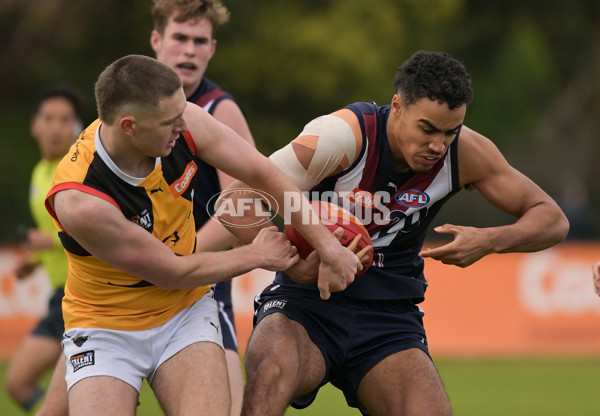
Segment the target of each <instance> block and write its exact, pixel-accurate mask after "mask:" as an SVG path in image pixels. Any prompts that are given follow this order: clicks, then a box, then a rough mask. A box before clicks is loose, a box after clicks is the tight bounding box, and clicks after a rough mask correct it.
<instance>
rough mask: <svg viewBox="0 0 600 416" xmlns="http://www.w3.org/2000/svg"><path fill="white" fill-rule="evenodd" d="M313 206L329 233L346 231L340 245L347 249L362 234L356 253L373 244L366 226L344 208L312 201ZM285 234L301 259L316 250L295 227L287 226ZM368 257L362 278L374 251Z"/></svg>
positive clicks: (371, 260)
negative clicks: (341, 229)
mask: <svg viewBox="0 0 600 416" xmlns="http://www.w3.org/2000/svg"><path fill="white" fill-rule="evenodd" d="M311 205H312V208H313V210H314V211H315V212H316V213H317V215H319V218H321V222H322V223H323V225H325V226H326V227H327V228H328V229H329V231H331V232H334V231H335V230H337V229H338V228H339V227H342V228H343V229H344V234H343V235H342V237H341V238H340V243H341V244H342V245H343V246H344V247H347V246H348V244H350V243H351V242H352V240H353V239H354V237H356V235H358V234H361V236H362V237H361V239H360V241H359V242H358V248H357V249H356V252H359V251H360V250H362V249H363V248H365V247H366V246H369V245H371V244H372V243H371V237H370V236H369V233H368V231H367V229H366V228H365V226H364V225H363V224H362V223H361V222H360V221H359V220H358V218H356V217H355V216H354V215H352V214H351V213H350V212H348V211H347V210H345V209H344V208H342V207H340V206H339V205H336V204H332V203H330V202H326V201H311ZM285 234H286V235H287V238H288V239H289V240H290V242H291V243H292V244H293V245H294V246H296V248H297V249H298V253H299V254H300V257H301V258H303V259H305V258H306V257H307V256H308V255H309V254H310V253H311V252H312V251H313V250H314V248H313V247H312V246H311V245H310V243H309V242H308V241H306V240H305V239H304V237H302V235H301V234H300V233H299V232H298V231H296V229H295V228H294V227H293V226H291V225H289V224H286V226H285ZM368 255H369V259H368V263H367V264H365V265H363V266H364V267H363V269H362V271H361V272H360V273H358V274H357V276H360V275H361V274H363V273H364V272H366V271H367V269H368V268H369V267H371V263H372V262H373V250H372V249H371V250H370V251H369V254H368Z"/></svg>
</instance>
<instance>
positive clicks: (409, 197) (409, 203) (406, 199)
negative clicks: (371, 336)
mask: <svg viewBox="0 0 600 416" xmlns="http://www.w3.org/2000/svg"><path fill="white" fill-rule="evenodd" d="M429 199H430V198H429V195H427V194H426V193H425V192H423V191H419V190H418V189H409V190H407V191H404V192H401V193H399V194H398V195H396V201H398V203H399V204H401V205H404V206H405V207H409V208H419V207H422V206H423V205H427V203H428V202H429Z"/></svg>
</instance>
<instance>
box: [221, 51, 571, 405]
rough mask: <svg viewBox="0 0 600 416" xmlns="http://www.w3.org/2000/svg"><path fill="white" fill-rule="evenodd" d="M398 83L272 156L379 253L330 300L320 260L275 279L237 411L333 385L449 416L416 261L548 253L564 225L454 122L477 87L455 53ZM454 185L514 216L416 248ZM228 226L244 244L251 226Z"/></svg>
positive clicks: (403, 73)
mask: <svg viewBox="0 0 600 416" xmlns="http://www.w3.org/2000/svg"><path fill="white" fill-rule="evenodd" d="M394 87H395V89H394V95H393V97H392V100H391V103H390V104H389V105H384V106H378V105H376V104H374V103H366V102H364V103H354V104H351V105H348V106H346V107H344V108H343V109H340V110H338V111H335V112H334V113H332V114H329V115H325V116H321V117H318V118H316V119H315V120H313V121H311V122H309V123H308V124H307V125H306V126H305V127H304V130H303V131H302V132H301V133H300V135H299V136H298V137H297V138H296V139H295V140H293V141H292V142H291V143H290V144H289V145H287V146H286V147H284V148H283V149H281V150H279V151H277V152H275V153H274V154H273V155H272V156H271V160H273V161H274V162H275V164H276V165H277V166H278V167H279V168H280V169H281V170H283V171H284V172H285V173H286V174H287V175H288V176H289V177H290V178H291V179H292V181H293V182H295V183H296V185H298V187H299V188H300V189H301V190H304V191H310V193H309V195H310V197H311V198H313V199H315V198H316V199H324V198H326V197H327V198H328V199H329V200H333V202H335V203H337V204H339V205H342V206H344V207H346V208H348V209H350V210H351V211H352V212H353V213H354V214H355V215H356V216H358V217H359V218H361V219H362V220H363V221H364V224H365V226H366V227H367V230H368V231H369V234H370V236H371V239H372V241H373V247H374V250H375V254H374V259H373V263H372V265H371V267H370V268H369V270H367V271H366V273H365V274H363V275H362V276H360V277H357V278H356V279H355V280H354V282H350V283H349V285H348V286H347V287H346V288H345V289H344V290H341V291H339V292H336V293H333V294H331V296H330V297H329V298H328V300H327V301H324V300H323V299H325V298H323V299H322V297H320V296H319V289H318V288H319V287H321V286H322V284H323V282H322V281H323V280H327V279H331V278H333V277H332V276H325V275H322V274H321V275H319V276H318V277H317V273H316V269H315V266H316V265H317V264H318V257H317V256H316V255H310V256H308V257H307V258H306V259H305V260H303V261H301V262H299V263H298V264H296V265H294V266H292V267H291V268H290V269H288V270H287V271H286V273H283V272H279V273H277V275H276V278H275V281H274V283H273V284H272V285H271V286H269V287H267V288H266V289H265V290H264V291H263V292H262V294H260V295H259V296H257V298H256V303H255V308H256V309H255V328H254V331H253V333H252V336H251V338H250V342H249V345H248V349H247V352H246V374H247V384H246V390H245V393H244V409H243V412H242V413H243V414H244V415H261V416H265V415H282V414H283V413H284V411H285V409H286V407H287V406H288V405H290V404H291V405H292V406H293V407H296V408H303V407H306V406H308V405H310V403H311V402H312V401H313V400H314V398H315V396H316V394H317V392H318V390H319V388H320V387H321V386H322V385H324V384H326V383H328V382H330V383H332V384H333V385H335V386H336V387H337V388H339V389H340V390H342V391H343V393H344V395H345V397H346V401H347V402H348V404H349V405H350V406H353V407H357V408H359V409H360V411H361V412H362V413H363V414H365V415H368V414H371V415H386V416H389V415H404V416H406V415H418V416H424V415H449V414H451V413H452V409H451V406H450V402H449V399H448V397H447V395H446V392H445V391H444V387H443V385H442V381H441V379H440V377H439V375H438V373H437V371H436V369H435V366H434V364H433V362H432V360H431V358H430V356H429V350H428V345H427V336H426V333H425V329H424V326H423V319H422V318H423V311H422V310H421V309H420V308H419V306H418V304H419V303H420V302H422V301H423V300H424V296H425V290H426V288H427V281H426V279H425V276H424V260H423V258H424V257H430V258H432V259H435V260H438V261H441V262H443V263H446V264H454V265H457V266H459V267H467V266H469V265H471V264H473V263H474V262H476V261H477V260H479V259H481V258H482V257H484V256H486V255H488V254H491V253H508V252H532V251H538V250H543V249H546V248H548V247H550V246H552V245H554V244H557V243H558V242H560V241H562V239H564V237H565V236H566V234H567V232H568V227H569V225H568V221H567V219H566V217H565V215H564V214H563V212H562V211H561V210H560V208H559V207H558V205H557V204H556V203H555V202H554V200H553V199H552V198H550V196H548V195H547V194H546V193H545V192H544V191H543V190H542V189H540V188H539V187H538V186H537V185H536V184H535V183H533V182H532V181H531V180H530V179H528V178H527V177H525V176H524V175H523V174H521V173H520V172H518V171H517V170H516V169H514V168H513V167H511V166H510V165H509V164H508V162H507V161H506V160H505V159H504V157H503V156H502V154H501V153H500V151H499V150H498V148H497V147H496V146H495V145H494V144H493V142H492V141H490V140H489V139H487V138H486V137H484V136H482V135H481V134H479V133H477V132H475V131H473V130H471V129H470V128H468V127H467V126H464V125H463V123H464V119H465V114H466V109H467V105H468V104H469V102H470V101H471V98H472V90H471V82H470V76H469V74H468V73H467V71H466V70H465V68H464V66H463V65H462V64H461V63H460V62H459V61H457V60H456V59H454V58H453V57H451V56H450V55H448V54H446V53H439V52H426V51H419V52H417V53H415V54H414V55H413V56H412V57H410V59H408V60H407V61H406V62H405V63H404V64H403V65H402V66H401V67H400V68H399V69H398V71H397V73H396V76H395V82H394ZM242 186H244V184H243V183H238V182H234V183H233V184H232V188H233V187H235V188H239V187H242ZM462 188H472V189H475V190H477V191H479V192H480V193H481V194H482V195H483V196H484V197H485V198H486V199H487V200H488V201H489V202H490V203H491V204H492V205H494V206H495V207H497V208H499V209H501V210H502V211H505V212H507V213H509V214H511V215H513V216H514V217H515V222H514V223H512V224H507V225H503V226H498V227H487V228H475V227H468V226H461V225H452V224H444V225H441V226H438V227H436V228H435V229H434V230H435V231H436V232H438V233H444V234H450V235H452V237H453V239H452V241H451V242H449V243H447V244H444V245H442V246H440V247H435V248H428V249H423V241H424V239H425V234H426V230H427V227H428V225H429V224H430V223H431V222H432V220H433V218H434V217H435V215H436V214H437V213H438V211H439V210H440V209H441V207H442V206H443V204H444V203H445V202H446V201H447V200H448V199H449V198H450V197H451V196H453V195H454V194H456V193H457V192H459V191H460V190H461V189H462ZM229 196H230V197H235V195H229ZM288 208H289V207H288ZM223 218H224V219H225V220H227V222H228V223H229V224H231V223H236V221H237V223H241V221H240V219H239V217H238V218H236V217H233V216H223ZM244 221H246V223H249V221H250V220H249V219H248V218H245V219H244ZM230 230H231V231H232V232H233V233H234V234H236V235H237V236H238V237H239V238H240V239H241V240H243V241H251V238H252V236H253V235H255V233H256V230H251V229H249V228H236V227H230Z"/></svg>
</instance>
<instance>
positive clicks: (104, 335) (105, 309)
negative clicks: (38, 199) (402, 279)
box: [46, 55, 364, 416]
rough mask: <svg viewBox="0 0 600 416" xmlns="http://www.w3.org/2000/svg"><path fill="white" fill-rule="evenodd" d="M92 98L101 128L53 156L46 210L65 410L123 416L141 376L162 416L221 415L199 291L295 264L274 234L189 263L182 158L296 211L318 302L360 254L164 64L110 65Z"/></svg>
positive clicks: (212, 326)
mask: <svg viewBox="0 0 600 416" xmlns="http://www.w3.org/2000/svg"><path fill="white" fill-rule="evenodd" d="M95 91H96V101H97V105H98V113H99V119H100V121H99V122H94V123H92V125H91V126H89V127H88V128H87V129H86V131H85V132H84V133H82V135H81V136H80V138H79V139H78V141H77V142H76V143H75V144H74V145H73V146H72V147H71V150H70V151H69V153H68V154H67V155H66V156H65V158H63V160H62V161H61V164H60V165H59V167H58V169H57V173H56V176H55V181H54V186H53V188H52V190H51V191H50V193H49V195H48V199H47V201H46V203H47V207H48V209H49V211H50V212H51V213H52V214H53V215H54V216H55V219H56V225H57V229H58V230H59V235H60V236H61V240H62V241H63V245H64V246H65V249H66V251H67V255H68V256H69V275H68V279H67V284H66V287H65V299H64V301H63V310H64V316H65V329H66V332H65V337H64V340H63V351H64V354H65V358H66V360H67V365H66V371H67V374H66V381H67V388H68V394H69V412H70V413H71V414H87V415H96V414H102V415H104V414H121V415H123V414H126V415H127V414H128V415H134V414H135V411H136V405H137V402H138V396H139V389H140V387H141V383H142V380H143V378H147V379H148V381H149V384H150V386H151V387H152V389H153V391H154V393H155V394H156V396H157V399H158V401H159V403H160V405H161V406H162V408H163V410H164V411H165V413H167V414H183V413H191V412H193V413H194V414H209V415H223V416H226V415H229V406H228V403H229V402H230V398H229V388H228V384H227V370H226V365H225V356H224V352H223V348H222V345H221V337H220V334H219V327H218V316H217V307H216V303H215V301H214V299H212V288H211V286H210V285H211V284H213V283H217V282H219V281H223V280H226V279H229V278H231V277H233V276H237V275H240V274H243V273H245V272H247V271H249V270H252V269H254V268H258V267H260V268H266V269H270V270H284V269H287V268H289V267H291V266H292V265H294V264H295V263H296V262H297V261H298V255H297V254H296V249H295V247H293V246H291V244H290V243H289V241H287V239H286V238H285V235H284V234H282V233H279V232H277V229H276V227H268V228H265V229H264V230H262V231H261V232H260V233H259V234H258V235H257V237H256V238H255V239H254V240H253V241H252V243H251V244H248V245H246V246H243V247H239V248H235V249H233V250H230V251H226V252H213V253H197V252H196V247H195V246H194V244H193V240H195V229H194V223H193V216H192V215H191V213H192V192H191V190H192V189H193V181H194V179H195V178H194V175H195V172H196V168H195V164H194V162H193V161H192V159H191V155H192V154H196V155H198V156H200V157H201V158H203V159H204V160H206V161H207V162H209V163H210V164H212V165H214V166H215V167H216V168H217V169H219V170H222V171H223V172H225V173H227V174H228V175H230V176H232V177H234V178H238V179H241V180H244V182H246V183H248V184H249V185H250V186H252V187H255V188H257V189H260V190H262V191H263V192H265V193H267V194H269V195H271V196H272V198H273V200H274V201H276V202H277V204H278V206H279V207H280V208H279V211H280V213H282V212H281V210H282V209H283V207H284V205H285V202H286V200H285V197H287V198H288V200H289V198H291V197H293V198H296V199H295V201H298V202H300V206H299V209H297V210H294V211H293V212H292V213H291V222H292V224H293V225H294V226H295V227H296V228H297V229H299V231H300V232H301V233H302V234H303V235H304V237H305V238H306V239H307V240H308V241H309V242H310V243H311V244H312V246H313V247H314V248H315V250H316V251H317V253H318V255H319V258H320V260H321V262H320V266H319V274H320V276H324V277H323V278H322V279H321V280H320V283H319V288H320V290H321V293H322V295H323V297H324V298H328V297H329V294H330V292H332V291H337V290H341V289H343V288H344V287H346V286H347V285H348V283H349V282H350V281H353V280H354V276H355V273H356V272H357V271H360V270H362V264H361V260H363V257H364V256H363V254H361V253H358V254H354V253H353V252H352V250H351V249H348V248H345V247H343V246H341V245H340V244H339V242H338V241H337V239H336V237H335V235H333V234H332V233H330V232H329V231H328V229H327V228H326V227H324V226H323V225H322V224H321V223H320V221H318V219H316V214H315V213H314V212H313V211H312V210H311V208H310V205H309V204H308V202H307V200H306V199H305V198H304V197H303V196H302V195H301V193H300V191H299V190H298V188H297V187H296V186H295V185H294V184H293V183H292V182H291V181H290V180H289V179H288V178H287V177H286V176H285V175H283V174H282V173H281V171H279V170H278V168H276V167H275V165H273V164H272V163H271V162H270V161H269V160H268V159H267V158H266V157H264V156H263V155H261V154H260V153H259V152H258V151H257V150H256V149H255V148H254V147H252V146H251V145H249V144H248V143H247V142H246V141H244V140H243V139H242V138H240V137H239V136H238V135H237V134H236V133H235V132H233V130H231V129H229V128H228V127H226V126H225V125H223V124H221V123H220V122H218V121H217V120H215V119H214V118H213V117H211V116H210V115H209V114H208V113H207V112H206V111H204V110H203V109H202V108H200V107H198V106H196V105H194V104H192V103H188V102H187V101H186V97H185V94H184V92H183V89H182V84H181V80H180V78H179V76H178V75H177V74H176V73H175V72H174V71H173V70H172V69H171V68H169V67H168V66H166V65H164V64H162V63H160V62H158V61H156V60H154V59H152V58H148V57H144V56H140V55H129V56H126V57H123V58H121V59H118V60H117V61H115V62H113V63H112V64H111V65H110V66H108V67H107V68H106V69H105V70H104V71H103V72H102V74H100V76H99V78H98V81H97V83H96V87H95ZM307 216H311V218H312V221H305V222H304V223H303V221H302V220H303V218H304V219H306V218H307ZM190 243H192V244H190ZM334 271H335V272H334ZM103 293H105V295H104V296H103V295H102V294H103ZM164 298H167V299H168V300H169V302H167V303H165V301H164ZM144 305H145V306H144ZM129 328H133V330H132V329H129Z"/></svg>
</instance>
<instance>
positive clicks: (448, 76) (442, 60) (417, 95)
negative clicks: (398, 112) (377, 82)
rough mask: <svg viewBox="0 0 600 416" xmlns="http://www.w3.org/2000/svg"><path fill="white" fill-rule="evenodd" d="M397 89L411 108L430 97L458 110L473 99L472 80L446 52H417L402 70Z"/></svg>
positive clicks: (398, 72) (396, 79)
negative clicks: (411, 105)
mask: <svg viewBox="0 0 600 416" xmlns="http://www.w3.org/2000/svg"><path fill="white" fill-rule="evenodd" d="M394 87H395V89H396V94H399V95H400V97H401V98H402V102H403V103H404V104H407V105H409V104H414V103H416V102H417V101H418V100H420V99H421V98H424V97H427V98H429V99H430V100H436V101H438V102H439V103H446V104H448V107H449V108H450V109H455V108H458V107H460V106H461V105H463V104H468V103H469V102H471V99H472V98H473V90H472V89H471V76H470V75H469V73H468V72H467V70H466V69H465V67H464V66H463V65H462V64H461V63H460V62H459V61H457V60H456V59H454V58H453V57H452V56H450V55H449V54H447V53H445V52H427V51H418V52H416V53H415V54H414V55H413V56H411V57H410V58H409V59H408V60H407V61H406V62H404V63H403V64H402V66H400V68H398V71H397V72H396V76H395V77H394Z"/></svg>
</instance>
